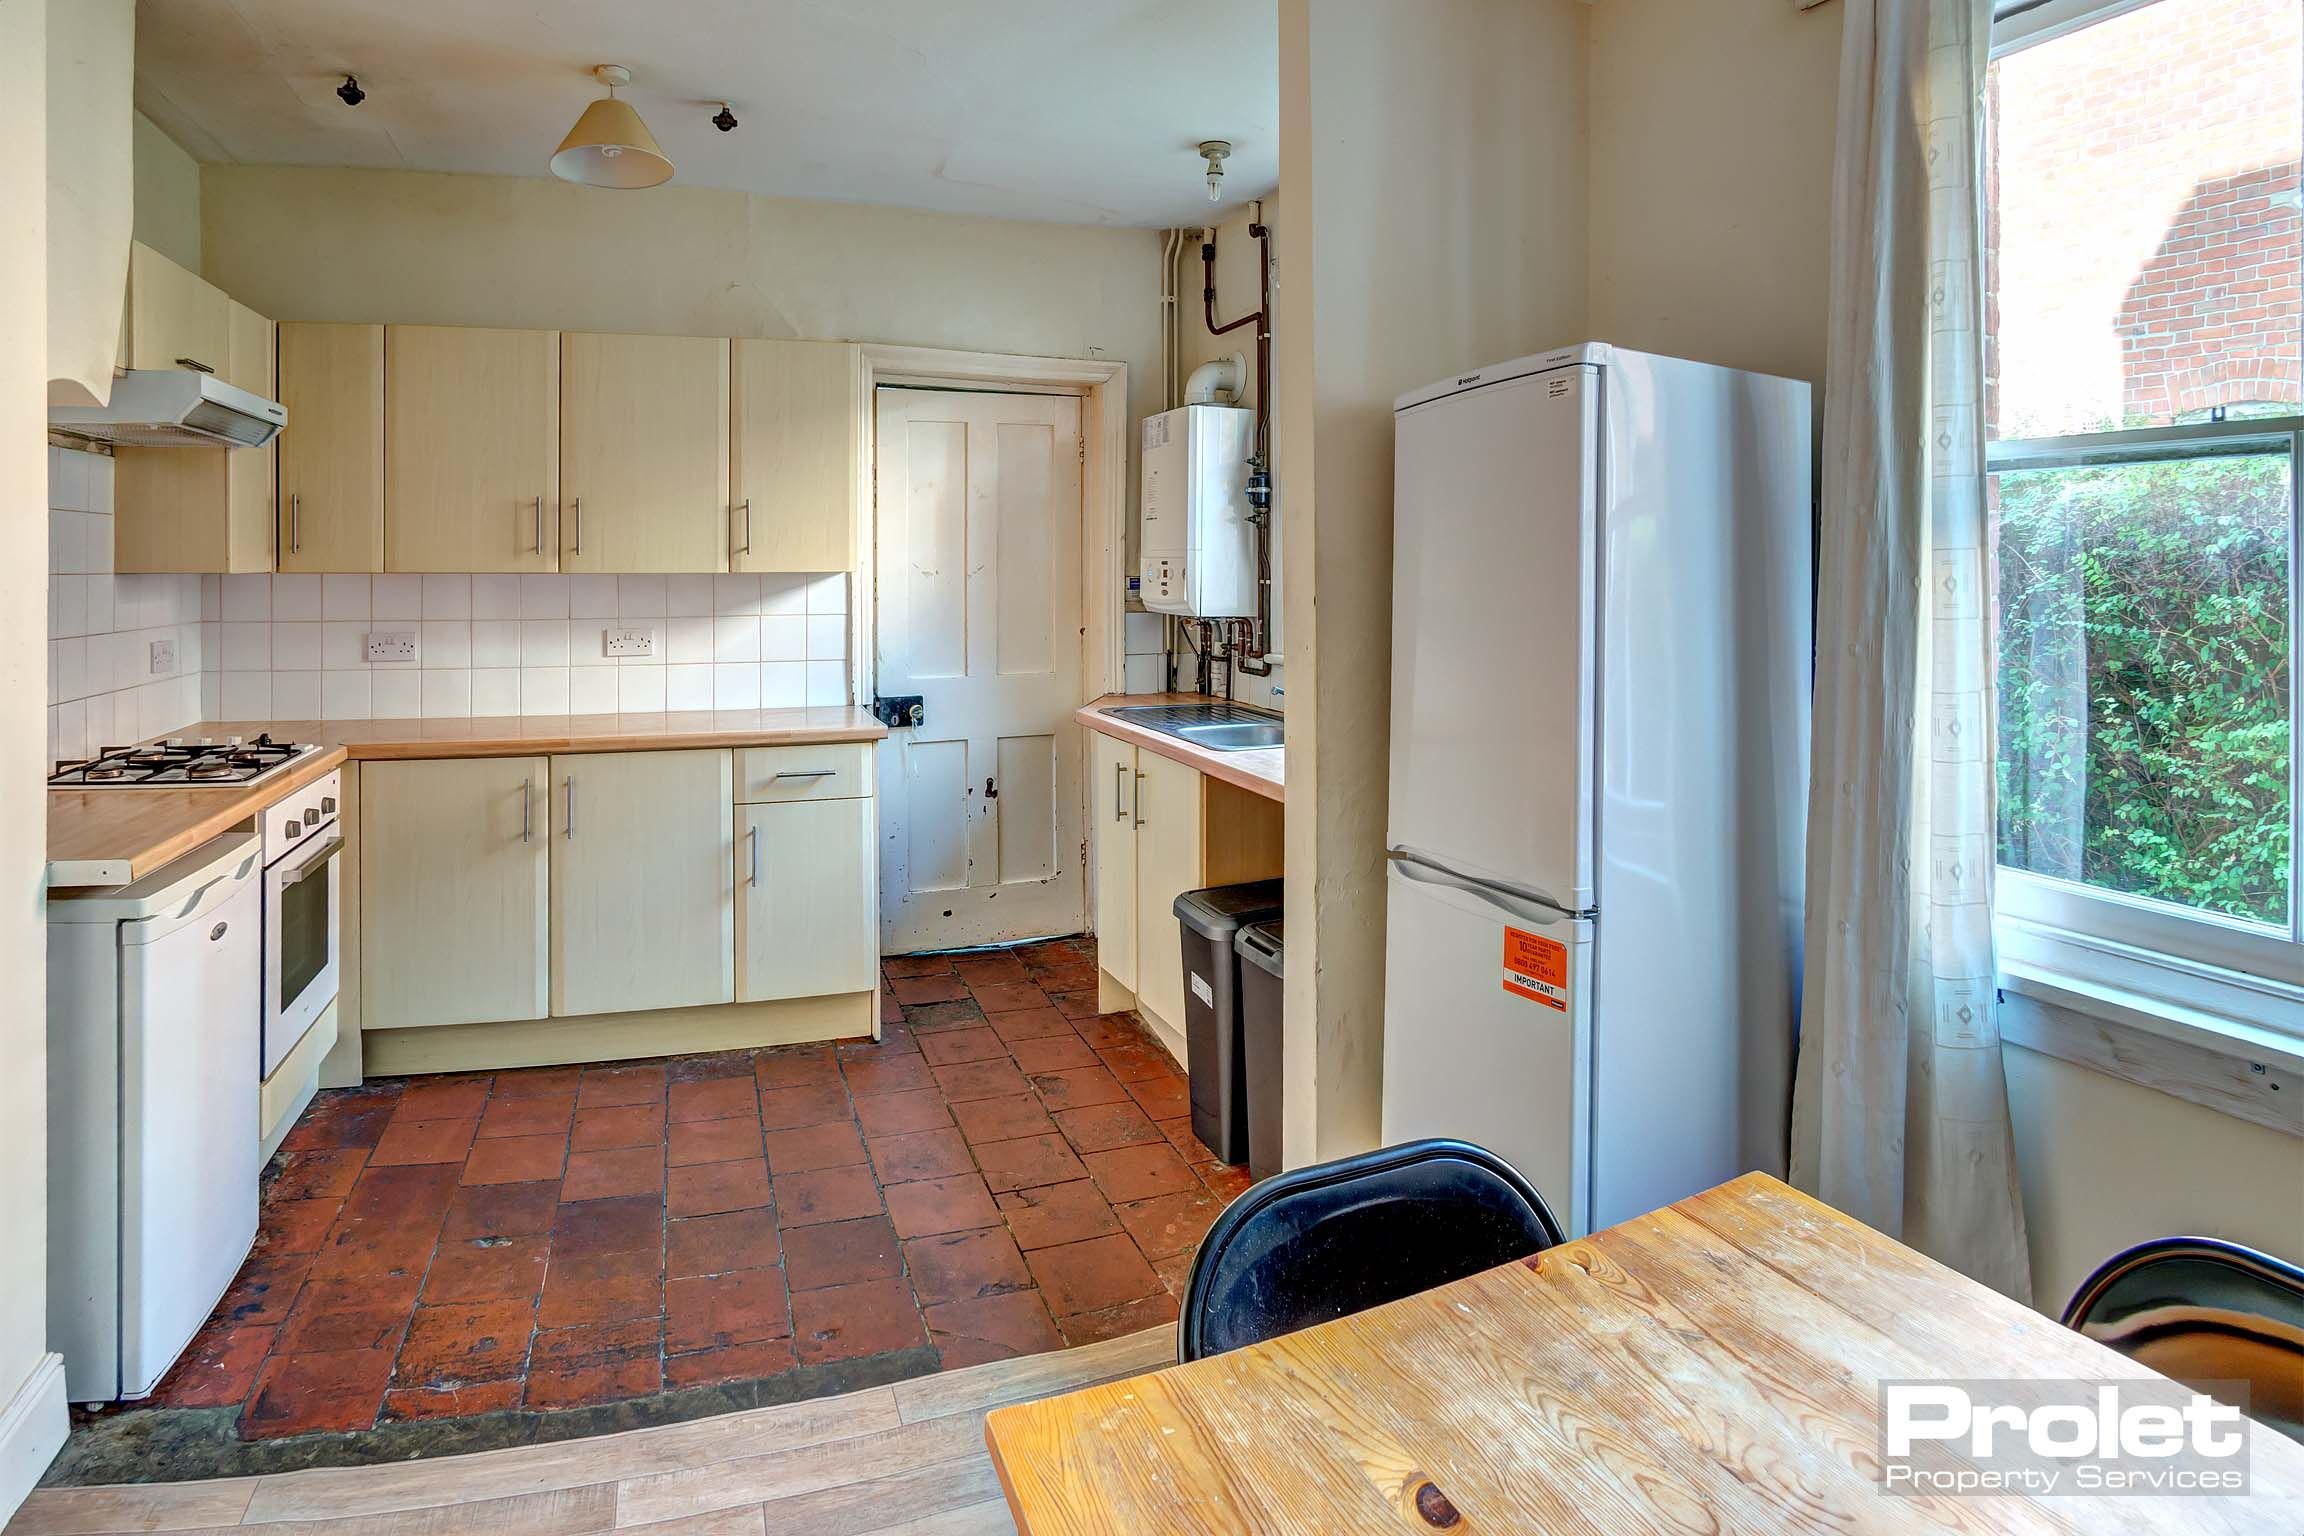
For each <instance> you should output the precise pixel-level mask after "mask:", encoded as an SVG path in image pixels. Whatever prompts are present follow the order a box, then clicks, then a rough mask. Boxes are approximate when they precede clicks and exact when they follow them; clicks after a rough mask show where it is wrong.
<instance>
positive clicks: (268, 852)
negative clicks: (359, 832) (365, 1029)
mask: <svg viewBox="0 0 2304 1536" xmlns="http://www.w3.org/2000/svg"><path fill="white" fill-rule="evenodd" d="M342 798H343V776H342V774H341V773H331V774H329V775H328V776H327V777H326V778H323V779H317V780H314V781H313V782H312V783H310V784H307V785H305V786H304V787H303V788H302V789H299V790H297V791H296V792H295V793H294V794H291V795H288V796H286V797H285V798H283V799H282V800H281V801H280V802H279V803H278V804H277V805H274V806H272V807H271V808H269V809H268V810H266V811H265V812H264V813H263V815H262V816H261V817H260V818H259V820H260V822H261V823H262V826H263V832H264V1055H263V1062H262V1068H261V1071H260V1073H259V1076H260V1077H266V1078H268V1077H270V1076H271V1075H272V1073H273V1071H274V1070H275V1069H276V1068H278V1066H279V1065H280V1063H281V1062H282V1061H283V1060H285V1059H286V1058H287V1056H288V1053H289V1052H290V1051H292V1050H294V1049H295V1048H296V1044H297V1042H298V1041H300V1040H302V1039H303V1038H304V1036H305V1035H306V1034H307V1033H308V1032H309V1031H310V1030H311V1028H312V1026H313V1025H314V1024H316V1023H318V1022H319V1021H320V1015H321V1014H323V1013H325V1012H326V1011H327V1009H328V1005H329V1004H330V1003H332V1002H334V1001H335V1000H336V982H337V976H338V967H339V965H340V964H341V955H342V949H343V945H342V940H341V937H340V936H339V934H338V932H337V929H338V926H339V920H340V918H341V917H342V914H343V859H342V857H341V855H342V853H343V849H344V836H343V832H342V830H341V829H340V828H339V826H338V824H337V813H336V808H337V806H338V804H339V803H340V802H341V800H342Z"/></svg>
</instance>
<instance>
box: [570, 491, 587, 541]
mask: <svg viewBox="0 0 2304 1536" xmlns="http://www.w3.org/2000/svg"><path fill="white" fill-rule="evenodd" d="M573 522H574V524H575V531H576V547H575V549H573V550H571V551H570V553H571V554H578V555H580V554H582V553H584V498H583V497H581V496H579V497H577V498H576V508H575V517H574V518H573Z"/></svg>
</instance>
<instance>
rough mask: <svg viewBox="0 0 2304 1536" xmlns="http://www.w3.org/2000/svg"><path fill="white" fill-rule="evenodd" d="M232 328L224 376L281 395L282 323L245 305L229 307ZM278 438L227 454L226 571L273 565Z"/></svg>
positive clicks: (270, 394) (261, 391)
mask: <svg viewBox="0 0 2304 1536" xmlns="http://www.w3.org/2000/svg"><path fill="white" fill-rule="evenodd" d="M230 317H231V328H230V334H229V338H228V345H227V346H226V347H225V349H224V350H225V356H226V357H227V358H228V359H229V363H228V366H227V369H226V374H225V376H226V377H227V378H228V379H229V380H230V381H231V382H232V383H234V384H237V385H239V386H240V387H241V388H242V389H245V390H247V391H249V392H250V393H251V394H257V395H261V396H263V397H264V398H265V399H267V400H276V399H278V398H279V388H280V372H279V368H278V366H277V363H276V358H277V353H278V344H279V337H278V333H277V328H276V327H275V326H274V325H273V324H272V322H271V321H269V320H267V319H265V318H264V317H263V316H262V315H260V314H258V313H256V311H254V310H252V309H250V308H249V307H248V306H247V305H245V304H240V303H234V304H232V305H231V306H230ZM279 442H280V440H279V439H278V438H274V439H273V440H272V441H271V442H269V443H267V444H265V445H264V446H263V447H261V448H229V449H226V450H225V453H224V499H225V507H224V523H225V537H226V540H227V542H228V544H229V545H230V553H229V555H228V556H227V560H226V563H225V566H224V569H225V570H227V571H269V570H271V569H272V566H273V548H272V540H273V537H274V533H273V518H272V505H273V492H274V486H275V481H276V480H277V477H278V470H279Z"/></svg>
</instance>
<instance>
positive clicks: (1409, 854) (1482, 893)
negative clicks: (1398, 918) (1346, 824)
mask: <svg viewBox="0 0 2304 1536" xmlns="http://www.w3.org/2000/svg"><path fill="white" fill-rule="evenodd" d="M1384 857H1385V858H1387V859H1389V860H1391V861H1392V862H1393V863H1395V864H1397V865H1399V866H1400V873H1401V874H1402V875H1405V876H1406V877H1407V878H1408V879H1410V880H1416V881H1421V882H1422V883H1424V884H1426V885H1446V886H1453V887H1454V888H1455V889H1457V890H1460V891H1468V892H1470V893H1471V894H1472V895H1475V896H1478V897H1480V898H1482V899H1483V900H1485V901H1487V902H1488V903H1489V904H1490V905H1492V906H1499V907H1503V908H1504V909H1505V910H1507V911H1514V910H1516V909H1517V908H1520V907H1532V908H1534V909H1535V910H1534V911H1533V912H1528V913H1522V914H1521V915H1522V916H1524V917H1525V918H1526V919H1527V920H1528V921H1531V922H1536V923H1556V922H1560V921H1563V920H1567V921H1574V920H1575V919H1577V918H1582V917H1590V916H1592V915H1593V914H1592V913H1590V912H1573V911H1570V910H1569V909H1568V908H1566V907H1564V906H1562V905H1561V904H1560V903H1559V902H1557V901H1555V900H1553V899H1552V898H1551V897H1550V896H1547V895H1546V894H1545V893H1544V892H1542V891H1540V890H1538V889H1536V887H1534V886H1532V885H1521V884H1519V883H1517V882H1515V881H1511V880H1491V879H1489V878H1488V877H1487V876H1485V875H1468V874H1466V873H1464V871H1462V870H1460V869H1453V868H1451V867H1449V866H1448V865H1447V864H1444V863H1442V862H1441V861H1440V860H1438V859H1436V858H1434V857H1432V855H1430V854H1428V853H1419V852H1417V851H1416V850H1415V849H1413V848H1409V847H1406V846H1402V847H1398V848H1387V849H1385V850H1384Z"/></svg>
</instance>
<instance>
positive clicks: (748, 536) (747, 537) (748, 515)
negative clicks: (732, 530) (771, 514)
mask: <svg viewBox="0 0 2304 1536" xmlns="http://www.w3.org/2000/svg"><path fill="white" fill-rule="evenodd" d="M743 553H745V554H747V555H748V554H750V553H752V498H751V497H749V496H747V497H745V498H744V549H743Z"/></svg>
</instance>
